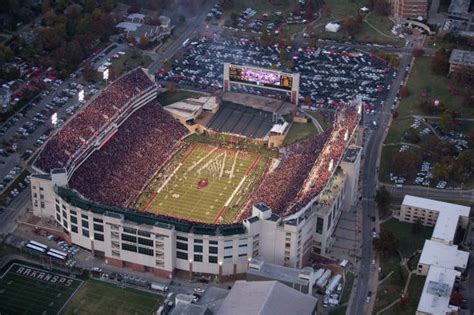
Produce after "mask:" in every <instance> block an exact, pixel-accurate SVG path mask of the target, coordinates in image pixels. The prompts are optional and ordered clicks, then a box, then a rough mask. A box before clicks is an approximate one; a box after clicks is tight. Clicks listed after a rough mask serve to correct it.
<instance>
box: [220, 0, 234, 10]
mask: <svg viewBox="0 0 474 315" xmlns="http://www.w3.org/2000/svg"><path fill="white" fill-rule="evenodd" d="M221 4H222V10H224V11H228V10H231V9H233V8H234V0H223V1H222V3H221Z"/></svg>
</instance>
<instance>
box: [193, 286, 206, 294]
mask: <svg viewBox="0 0 474 315" xmlns="http://www.w3.org/2000/svg"><path fill="white" fill-rule="evenodd" d="M193 291H194V292H196V293H204V291H206V290H204V289H203V288H200V287H197V288H194V290H193Z"/></svg>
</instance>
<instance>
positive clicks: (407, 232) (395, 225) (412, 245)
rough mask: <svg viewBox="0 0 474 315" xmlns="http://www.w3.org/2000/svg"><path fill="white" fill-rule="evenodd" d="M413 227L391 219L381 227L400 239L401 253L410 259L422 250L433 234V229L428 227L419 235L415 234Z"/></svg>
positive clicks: (421, 230) (421, 229)
mask: <svg viewBox="0 0 474 315" xmlns="http://www.w3.org/2000/svg"><path fill="white" fill-rule="evenodd" d="M413 225H414V224H412V223H406V222H400V221H398V220H397V219H390V220H388V221H387V222H384V223H383V224H382V227H381V228H382V229H387V230H389V231H391V232H392V233H393V234H395V235H396V236H397V237H398V238H399V239H400V253H401V254H402V256H403V257H410V256H411V255H412V254H413V253H414V252H415V251H416V250H417V249H422V248H423V244H424V243H425V240H427V239H430V238H431V235H432V234H433V228H432V227H428V226H422V227H420V231H418V233H413Z"/></svg>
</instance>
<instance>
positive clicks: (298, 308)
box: [217, 281, 318, 315]
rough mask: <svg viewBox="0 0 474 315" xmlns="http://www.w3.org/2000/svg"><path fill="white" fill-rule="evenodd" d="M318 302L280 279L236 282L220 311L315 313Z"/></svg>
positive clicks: (230, 314) (225, 314)
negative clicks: (279, 280)
mask: <svg viewBox="0 0 474 315" xmlns="http://www.w3.org/2000/svg"><path fill="white" fill-rule="evenodd" d="M317 303H318V299H317V298H315V297H312V296H310V295H307V294H303V293H301V292H298V291H296V290H295V289H293V288H290V287H288V286H286V285H284V284H282V283H280V282H278V281H254V282H248V281H236V282H235V283H234V285H233V286H232V289H231V290H230V292H229V295H227V297H226V298H225V300H224V302H223V303H222V305H221V307H220V309H219V310H218V311H217V314H218V315H241V314H259V315H279V314H281V315H287V314H312V313H313V312H314V311H315V310H316V305H317Z"/></svg>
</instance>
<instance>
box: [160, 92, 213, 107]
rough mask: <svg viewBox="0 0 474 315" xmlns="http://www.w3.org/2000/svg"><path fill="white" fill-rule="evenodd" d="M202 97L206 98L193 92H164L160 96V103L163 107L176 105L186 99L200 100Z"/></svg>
mask: <svg viewBox="0 0 474 315" xmlns="http://www.w3.org/2000/svg"><path fill="white" fill-rule="evenodd" d="M200 96H204V94H201V93H198V92H191V91H175V92H169V91H166V92H163V93H161V94H159V95H158V101H159V102H160V104H161V105H162V106H166V105H169V104H173V103H176V102H178V101H181V100H184V99H186V98H191V97H194V98H198V97H200Z"/></svg>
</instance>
